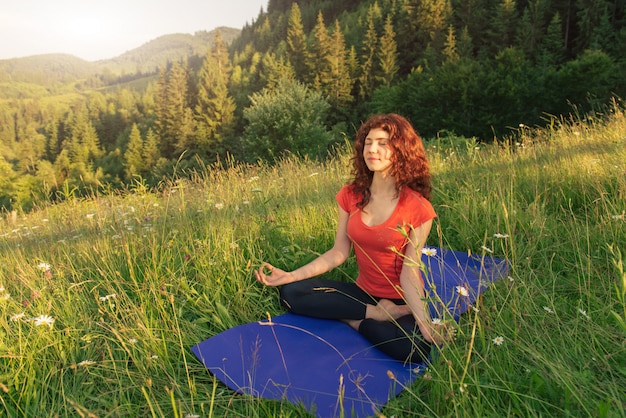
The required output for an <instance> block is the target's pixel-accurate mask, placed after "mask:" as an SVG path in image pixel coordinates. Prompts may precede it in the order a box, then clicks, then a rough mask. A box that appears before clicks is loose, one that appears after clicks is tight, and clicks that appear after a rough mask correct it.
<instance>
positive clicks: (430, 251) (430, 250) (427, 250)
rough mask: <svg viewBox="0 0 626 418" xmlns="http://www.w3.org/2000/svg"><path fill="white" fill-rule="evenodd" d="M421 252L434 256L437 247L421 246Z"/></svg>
mask: <svg viewBox="0 0 626 418" xmlns="http://www.w3.org/2000/svg"><path fill="white" fill-rule="evenodd" d="M422 254H424V255H426V256H428V257H434V256H436V255H437V249H436V248H431V247H424V248H422Z"/></svg>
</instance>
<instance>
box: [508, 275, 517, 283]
mask: <svg viewBox="0 0 626 418" xmlns="http://www.w3.org/2000/svg"><path fill="white" fill-rule="evenodd" d="M506 278H507V279H509V281H510V282H513V281H515V279H514V278H513V277H511V276H506Z"/></svg>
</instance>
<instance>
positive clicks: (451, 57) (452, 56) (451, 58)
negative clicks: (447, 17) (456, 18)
mask: <svg viewBox="0 0 626 418" xmlns="http://www.w3.org/2000/svg"><path fill="white" fill-rule="evenodd" d="M443 56H444V57H445V61H446V62H456V61H457V60H458V59H459V53H458V52H457V46H456V35H455V33H454V27H453V26H452V25H450V27H449V28H448V36H447V37H446V43H445V45H444V48H443Z"/></svg>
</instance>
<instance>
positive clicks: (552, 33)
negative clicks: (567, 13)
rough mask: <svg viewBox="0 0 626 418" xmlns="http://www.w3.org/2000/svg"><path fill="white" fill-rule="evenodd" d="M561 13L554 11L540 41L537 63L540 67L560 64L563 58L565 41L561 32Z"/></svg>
mask: <svg viewBox="0 0 626 418" xmlns="http://www.w3.org/2000/svg"><path fill="white" fill-rule="evenodd" d="M561 28H562V22H561V15H560V14H559V13H558V12H556V13H555V14H554V16H553V17H552V20H551V21H550V24H549V25H548V29H547V30H546V35H545V36H544V37H543V39H542V41H541V46H540V48H539V56H538V58H537V64H538V65H539V66H541V67H548V66H557V67H558V66H560V65H561V64H562V63H563V61H564V60H565V41H564V39H563V33H562V29H561Z"/></svg>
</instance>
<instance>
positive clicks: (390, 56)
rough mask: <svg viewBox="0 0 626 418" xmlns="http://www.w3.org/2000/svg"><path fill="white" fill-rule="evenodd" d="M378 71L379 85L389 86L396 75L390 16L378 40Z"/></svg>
mask: <svg viewBox="0 0 626 418" xmlns="http://www.w3.org/2000/svg"><path fill="white" fill-rule="evenodd" d="M378 56H379V57H380V71H381V74H380V76H378V80H379V81H380V83H381V84H382V85H384V86H386V87H389V86H391V83H392V82H393V81H394V79H395V77H396V74H397V73H398V68H399V67H398V44H397V43H396V34H395V32H394V30H393V23H392V21H391V16H387V20H386V21H385V28H384V32H383V36H382V37H381V38H380V52H379V54H378Z"/></svg>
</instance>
